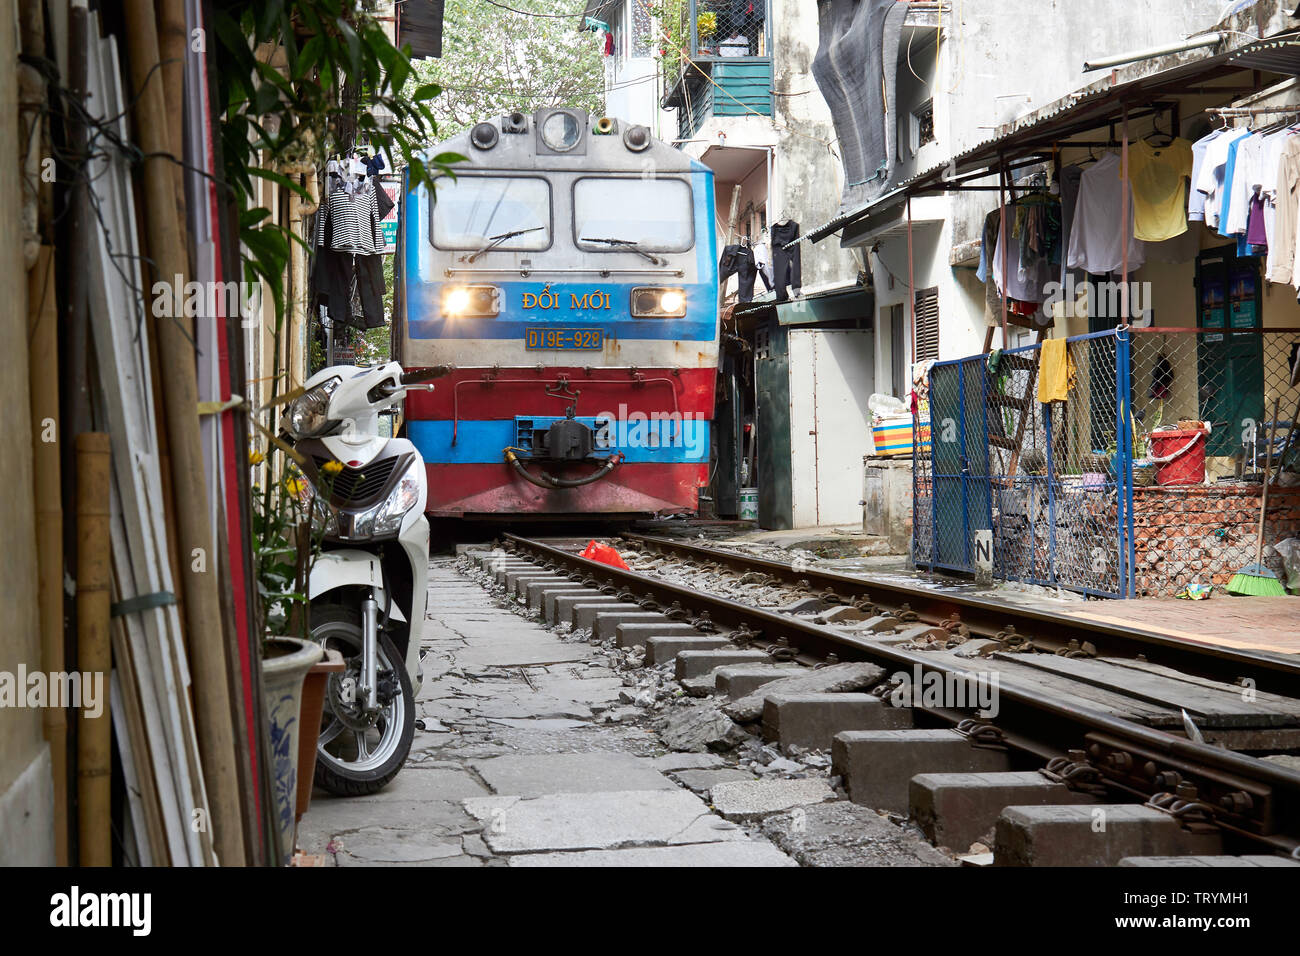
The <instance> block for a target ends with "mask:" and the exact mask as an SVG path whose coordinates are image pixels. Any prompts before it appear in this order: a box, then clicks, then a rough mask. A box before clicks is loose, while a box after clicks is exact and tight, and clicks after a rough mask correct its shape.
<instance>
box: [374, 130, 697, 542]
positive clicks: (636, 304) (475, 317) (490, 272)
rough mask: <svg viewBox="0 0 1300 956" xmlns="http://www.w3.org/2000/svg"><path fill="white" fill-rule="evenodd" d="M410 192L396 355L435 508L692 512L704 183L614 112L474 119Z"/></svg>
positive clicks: (402, 240) (403, 223) (398, 270)
mask: <svg viewBox="0 0 1300 956" xmlns="http://www.w3.org/2000/svg"><path fill="white" fill-rule="evenodd" d="M446 152H451V153H457V154H459V155H461V156H463V157H466V159H465V161H464V162H458V163H457V164H456V165H455V167H454V170H455V174H454V177H451V176H447V177H442V178H440V179H439V180H437V181H436V183H435V188H434V190H433V193H432V194H430V191H429V190H428V189H427V188H425V187H424V186H423V185H421V186H417V187H415V188H412V187H411V186H410V184H409V181H408V182H407V184H406V185H405V186H404V192H405V201H404V202H403V203H402V204H401V210H400V213H399V220H398V239H397V253H396V257H395V265H394V286H393V288H394V303H393V334H392V341H393V351H394V358H396V359H397V360H398V361H400V362H401V363H402V364H403V366H405V367H407V368H417V367H422V366H450V367H451V368H452V371H451V372H450V373H449V374H447V375H446V376H444V377H442V378H440V379H439V380H438V381H437V383H436V387H435V389H434V390H433V391H431V392H426V393H412V394H411V395H410V396H408V398H407V402H406V409H405V413H404V427H405V429H406V435H407V437H408V438H409V439H410V440H411V441H412V442H414V443H415V445H416V447H417V448H418V449H419V451H420V453H421V454H422V455H423V456H424V460H425V463H426V467H427V469H428V479H429V480H428V487H429V494H428V503H427V506H426V512H427V513H428V514H429V515H430V516H432V517H446V518H470V519H473V518H494V517H506V516H509V517H512V518H519V517H535V518H563V517H582V518H592V517H600V518H611V519H613V518H634V517H644V516H651V515H666V514H683V513H686V514H694V513H697V509H698V506H699V500H700V490H701V488H703V487H704V486H705V485H706V484H707V482H708V479H709V462H710V457H711V456H710V423H711V422H712V419H713V415H714V401H715V397H714V396H715V389H716V384H717V367H718V333H719V329H718V307H719V300H718V250H717V235H716V228H715V199H714V181H713V172H712V170H710V169H709V168H708V167H707V166H704V165H703V164H702V163H699V162H698V161H696V160H694V159H692V158H691V157H690V156H688V155H686V154H684V153H683V152H682V151H680V150H678V149H675V148H673V147H672V146H671V145H670V144H668V143H665V142H663V141H662V140H660V139H658V138H656V137H655V136H653V135H652V133H651V131H650V130H649V129H648V128H647V127H645V126H641V125H636V124H630V123H627V122H624V121H623V120H620V119H618V118H615V117H608V116H595V115H592V114H590V113H587V112H584V111H581V110H574V109H564V108H548V109H539V110H536V111H533V112H531V113H526V112H523V111H516V112H512V113H509V114H506V115H504V116H500V117H496V118H493V119H488V120H484V121H483V122H480V123H478V124H477V125H475V126H474V127H472V128H471V129H469V130H467V131H466V132H464V133H462V134H461V135H458V136H456V137H453V138H451V139H448V140H446V141H444V142H441V143H439V144H438V145H437V146H435V147H432V148H431V149H430V150H429V155H430V156H432V155H436V154H439V153H446Z"/></svg>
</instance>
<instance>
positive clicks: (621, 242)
mask: <svg viewBox="0 0 1300 956" xmlns="http://www.w3.org/2000/svg"><path fill="white" fill-rule="evenodd" d="M578 241H579V242H603V243H604V244H605V245H607V246H622V247H624V248H625V249H631V250H632V251H633V252H635V253H636V254H637V255H638V256H643V257H645V258H646V259H649V260H650V261H651V262H653V263H654V264H655V265H657V266H661V265H663V264H664V260H662V259H660V258H659V257H658V256H652V255H650V253H648V252H646V251H645V250H644V249H642V248H640V247H639V246H637V244H636V243H635V242H633V241H632V240H631V239H588V238H587V237H586V236H584V237H583V238H581V239H580V240H578Z"/></svg>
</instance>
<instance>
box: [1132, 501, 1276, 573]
mask: <svg viewBox="0 0 1300 956" xmlns="http://www.w3.org/2000/svg"><path fill="white" fill-rule="evenodd" d="M1260 494H1261V489H1260V486H1259V485H1209V486H1202V485H1196V486H1187V487H1159V486H1157V487H1149V488H1135V489H1134V490H1133V529H1134V533H1135V538H1134V539H1135V543H1136V555H1135V558H1136V562H1135V566H1134V570H1135V572H1136V579H1137V591H1138V594H1139V595H1171V594H1174V593H1176V592H1177V591H1178V590H1180V589H1181V588H1182V587H1183V586H1184V585H1186V584H1188V583H1190V582H1193V581H1196V582H1199V583H1201V584H1213V585H1217V586H1222V585H1224V584H1227V583H1228V581H1229V580H1230V579H1231V578H1232V576H1233V575H1234V574H1235V573H1236V572H1237V571H1238V570H1239V569H1240V568H1241V567H1242V566H1244V565H1247V564H1251V563H1252V562H1254V560H1255V539H1256V534H1257V533H1258V531H1259V507H1260ZM1295 535H1300V489H1295V488H1279V487H1273V488H1270V489H1269V495H1268V520H1267V522H1266V523H1265V526H1264V543H1265V552H1266V563H1267V555H1268V548H1267V546H1268V545H1270V544H1272V543H1274V542H1277V541H1281V540H1282V539H1283V538H1288V537H1292V536H1295ZM1272 565H1273V571H1274V572H1277V573H1279V576H1280V572H1281V570H1282V568H1281V565H1280V563H1278V562H1277V560H1276V558H1274V559H1273V561H1272Z"/></svg>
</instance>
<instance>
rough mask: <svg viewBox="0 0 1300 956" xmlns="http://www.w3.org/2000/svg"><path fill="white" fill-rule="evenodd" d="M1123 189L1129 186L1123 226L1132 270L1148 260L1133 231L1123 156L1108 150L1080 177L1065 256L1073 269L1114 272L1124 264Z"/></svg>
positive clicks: (1130, 194) (1130, 193)
mask: <svg viewBox="0 0 1300 956" xmlns="http://www.w3.org/2000/svg"><path fill="white" fill-rule="evenodd" d="M1123 189H1128V190H1129V204H1128V210H1129V222H1128V228H1127V229H1126V230H1124V231H1125V233H1126V234H1127V237H1128V267H1129V271H1130V272H1131V271H1132V270H1134V269H1136V268H1137V267H1138V266H1140V265H1142V263H1143V262H1145V261H1146V246H1145V244H1144V243H1143V242H1142V241H1141V240H1140V239H1138V238H1137V237H1136V236H1134V235H1133V212H1134V209H1133V206H1134V203H1133V201H1132V187H1131V186H1130V185H1129V184H1128V183H1126V182H1124V181H1123V180H1122V179H1121V178H1120V158H1119V157H1118V156H1116V155H1115V154H1114V153H1107V154H1106V155H1105V156H1103V157H1102V158H1101V159H1099V160H1098V161H1097V163H1096V164H1095V165H1094V166H1092V167H1091V168H1090V169H1085V170H1084V172H1083V176H1082V177H1081V178H1080V180H1079V198H1078V200H1077V202H1076V204H1075V208H1074V222H1073V224H1072V226H1071V228H1070V245H1069V252H1068V254H1067V257H1066V264H1067V265H1068V266H1069V267H1070V268H1071V269H1082V270H1084V271H1085V272H1091V273H1111V272H1119V271H1120V270H1121V269H1122V268H1123V263H1124V247H1123V245H1122V244H1121V242H1120V238H1119V233H1120V228H1119V222H1120V213H1121V210H1122V208H1123V198H1124V197H1123V192H1122V190H1123Z"/></svg>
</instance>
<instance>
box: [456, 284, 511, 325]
mask: <svg viewBox="0 0 1300 956" xmlns="http://www.w3.org/2000/svg"><path fill="white" fill-rule="evenodd" d="M500 312H501V290H500V289H498V288H497V287H496V286H494V285H448V286H443V287H442V314H443V315H446V316H453V317H456V318H460V317H462V316H468V317H473V318H482V317H484V316H489V317H490V316H494V315H498V314H500Z"/></svg>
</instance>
